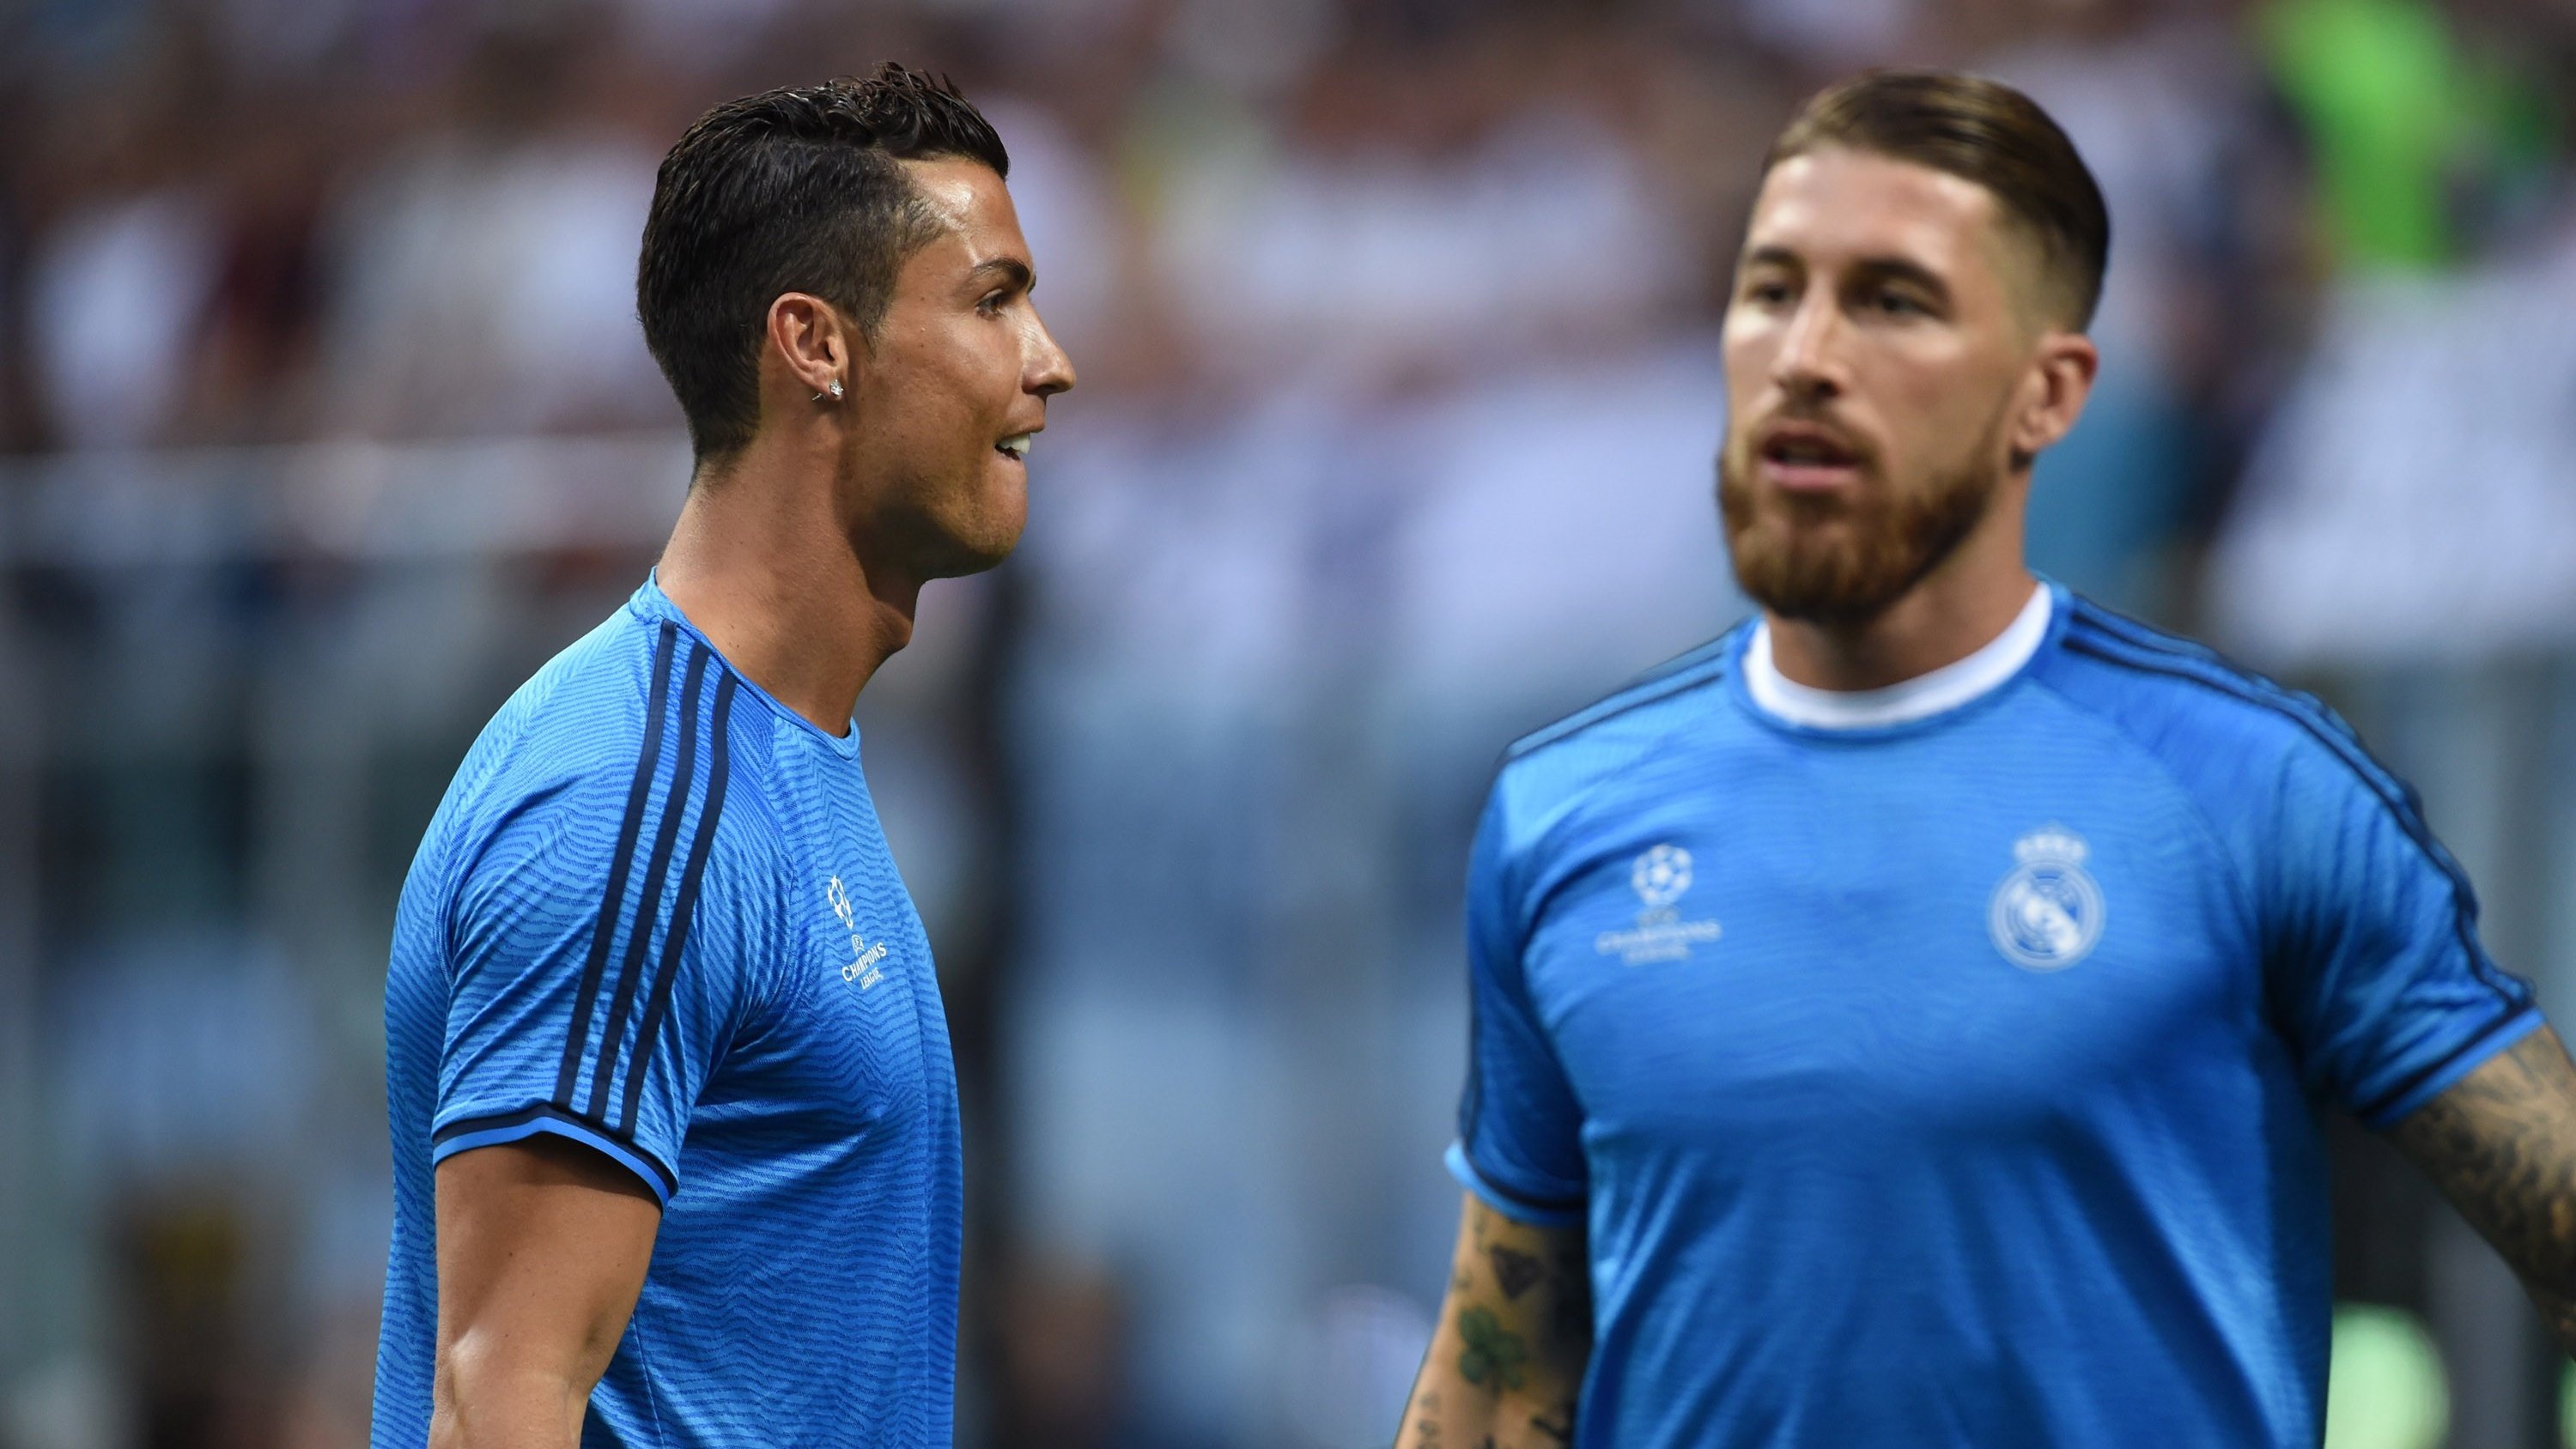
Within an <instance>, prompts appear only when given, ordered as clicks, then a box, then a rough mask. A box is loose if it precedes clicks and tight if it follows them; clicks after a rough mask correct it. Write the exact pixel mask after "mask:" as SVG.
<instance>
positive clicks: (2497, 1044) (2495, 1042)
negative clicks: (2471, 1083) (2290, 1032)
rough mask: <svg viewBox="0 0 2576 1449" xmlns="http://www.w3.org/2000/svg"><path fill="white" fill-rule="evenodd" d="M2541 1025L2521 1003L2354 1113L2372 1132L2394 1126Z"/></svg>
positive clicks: (2538, 1017) (2530, 1008) (2536, 1009)
mask: <svg viewBox="0 0 2576 1449" xmlns="http://www.w3.org/2000/svg"><path fill="white" fill-rule="evenodd" d="M2542 1025H2544V1021H2543V1018H2542V1017H2541V1015H2540V1008H2539V1007H2537V1006H2525V1007H2523V1008H2521V1009H2520V1010H2518V1011H2514V1012H2511V1013H2509V1014H2507V1015H2506V1016H2505V1017H2503V1018H2502V1019H2501V1020H2499V1021H2497V1022H2495V1023H2494V1024H2493V1025H2491V1026H2488V1027H2486V1028H2485V1029H2484V1030H2481V1031H2479V1032H2477V1033H2475V1034H2473V1035H2472V1036H2470V1037H2469V1039H2468V1040H2467V1041H2464V1042H2462V1043H2460V1044H2459V1045H2458V1046H2456V1047H2453V1048H2452V1049H2451V1050H2450V1051H2449V1052H2447V1053H2445V1054H2444V1055H2442V1056H2441V1057H2440V1058H2438V1059H2436V1060H2435V1062H2434V1063H2433V1065H2432V1066H2430V1067H2427V1068H2425V1069H2424V1070H2422V1071H2421V1072H2419V1073H2417V1074H2416V1075H2415V1076H2414V1077H2413V1078H2412V1079H2411V1080H2409V1081H2407V1082H2405V1083H2403V1084H2401V1085H2400V1086H2399V1087H2398V1088H2397V1089H2396V1090H2395V1091H2394V1092H2393V1093H2391V1094H2389V1096H2388V1097H2387V1099H2386V1101H2385V1104H2384V1105H2381V1106H2376V1107H2372V1108H2369V1109H2367V1110H2365V1111H2362V1112H2357V1113H2355V1114H2354V1115H2355V1116H2357V1117H2359V1118H2360V1119H2361V1124H2362V1125H2363V1126H2365V1127H2368V1128H2370V1129H2372V1130H2373V1131H2380V1130H2384V1129H2386V1128H2390V1127H2394V1126H2396V1125H2397V1124H2398V1123H2400V1122H2402V1121H2404V1120H2406V1119H2407V1118H2408V1117H2411V1116H2413V1115H2414V1114H2415V1113H2416V1111H2417V1110H2419V1109H2420V1108H2422V1107H2423V1106H2424V1105H2425V1104H2427V1103H2429V1102H2431V1101H2432V1100H2433V1099H2434V1098H2435V1097H2438V1096H2440V1095H2442V1094H2443V1093H2444V1092H2447V1091H2449V1090H2450V1089H2451V1088H2453V1087H2455V1086H2458V1085H2459V1083H2460V1079H2461V1078H2463V1077H2465V1076H2467V1075H2468V1074H2469V1073H2471V1072H2474V1071H2476V1070H2477V1069H2478V1068H2480V1067H2482V1066H2484V1065H2486V1064H2487V1063H2488V1062H2489V1061H2492V1060H2494V1059H2495V1057H2497V1056H2498V1055H2499V1054H2501V1053H2503V1052H2504V1051H2505V1050H2506V1049H2507V1048H2509V1047H2511V1046H2513V1045H2514V1043H2516V1042H2519V1041H2521V1040H2522V1039H2523V1038H2524V1037H2527V1036H2529V1035H2531V1034H2532V1033H2533V1032H2535V1031H2538V1030H2539V1029H2540V1028H2541V1027H2542Z"/></svg>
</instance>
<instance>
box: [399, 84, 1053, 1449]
mask: <svg viewBox="0 0 2576 1449" xmlns="http://www.w3.org/2000/svg"><path fill="white" fill-rule="evenodd" d="M1009 165H1010V161H1009V158H1008V156H1007V155H1006V153H1005V152H1004V150H1003V148H1002V143H1001V140H1000V138H999V137H997V136H996V135H994V133H993V130H992V127H990V126H989V125H987V124H986V123H985V121H984V118H983V117H982V116H981V115H979V114H977V113H976V111H975V109H974V108H973V107H972V106H970V105H968V104H967V103H966V102H965V101H964V100H963V99H962V98H960V97H959V96H958V95H957V93H956V92H955V91H954V90H952V89H950V88H949V87H948V86H947V85H946V84H945V83H943V82H935V81H932V80H930V79H928V78H926V77H923V76H920V75H917V74H914V73H912V72H909V71H906V70H904V69H903V68H902V67H900V66H894V65H888V66H886V67H884V68H883V69H882V70H880V71H879V72H878V73H877V74H876V75H875V76H873V77H870V78H869V79H866V80H864V81H855V80H841V81H833V82H831V83H829V84H825V85H820V86H814V87H810V88H805V89H797V90H778V91H771V92H768V93H766V94H762V95H758V96H752V97H750V98H748V99H745V100H740V101H734V102H731V103H729V104H726V105H722V106H718V107H716V108H715V109H714V110H712V111H710V112H708V113H707V114H706V115H705V116H704V117H702V118H700V119H699V121H698V122H697V123H696V124H695V125H694V126H692V127H691V128H690V129H689V132H688V134H687V135H685V136H683V137H682V138H681V139H680V142H679V144H678V145H677V146H675V147H673V148H672V150H671V153H670V155H669V156H668V157H667V158H666V159H665V160H664V161H663V163H662V170H661V176H660V180H659V183H658V184H657V186H656V188H655V192H654V197H653V206H652V211H651V214H650V216H649V218H648V220H647V221H646V223H645V229H644V244H643V258H642V263H641V266H640V268H639V274H638V285H637V298H638V305H639V309H640V311H641V314H642V318H643V323H644V335H645V340H646V342H647V343H648V345H649V346H650V347H651V348H652V351H653V355H654V357H655V359H656V360H657V361H658V362H660V364H661V365H662V369H663V372H664V373H665V375H666V376H667V377H668V378H669V379H670V382H671V387H672V390H673V391H674V392H675V393H676V394H678V396H679V400H680V405H681V408H682V410H683V412H684V413H685V414H686V416H687V419H688V427H689V437H690V441H691V444H692V447H693V449H694V451H695V454H696V460H697V461H696V470H695V474H694V476H693V477H692V479H691V483H690V488H689V494H688V498H687V501H686V502H685V504H684V505H683V506H682V509H681V514H680V519H679V523H678V525H677V526H676V527H675V528H674V530H673V531H672V534H671V539H670V543H669V545H668V547H667V548H666V549H665V550H664V552H663V555H662V561H661V565H660V567H659V568H658V569H657V570H656V571H655V572H654V575H653V577H652V578H651V579H649V580H647V581H646V582H645V583H644V585H643V586H642V587H641V588H639V589H637V590H636V592H635V595H634V597H633V598H632V599H630V600H629V601H628V603H627V605H626V607H625V608H624V609H622V610H620V611H619V612H618V613H617V614H616V616H615V617H613V618H611V619H609V620H608V621H607V622H606V623H604V624H602V625H600V626H599V627H598V628H597V629H595V630H593V631H592V632H591V633H590V634H589V635H588V636H586V637H584V638H583V639H582V640H580V641H579V642H578V643H575V644H574V645H573V646H572V647H571V648H569V649H567V650H565V651H564V652H563V653H562V654H560V655H558V656H557V657H556V658H555V659H554V660H553V662H551V663H549V664H548V665H547V666H546V667H545V668H544V669H543V670H541V671H539V672H538V674H537V675H536V676H535V677H534V678H533V679H531V680H529V681H528V683H527V684H526V685H524V686H523V687H522V688H521V689H520V690H519V691H518V693H517V694H516V695H514V696H512V698H511V699H510V701H509V703H508V704H506V705H504V706H503V707H502V709H501V712H500V713H499V714H498V715H496V716H495V717H494V718H493V720H492V722H491V724H490V725H488V726H487V727H486V728H485V729H484V731H483V734H482V737H481V738H480V739H478V740H477V741H476V742H475V745H474V748H473V750H472V751H471V753H469V754H468V755H467V757H466V759H465V762H464V764H463V765H462V766H461V767H460V768H459V769H458V771H457V774H456V778H455V781H454V783H453V784H452V785H451V786H450V787H449V789H448V793H447V798H446V799H445V801H444V802H442V803H441V805H440V807H439V810H438V813H437V816H436V818H434V819H433V820H432V821H431V823H430V827H429V831H428V833H427V835H426V837H425V838H424V839H423V840H422V842H421V847H420V852H419V855H418V856H417V858H416V859H415V860H414V861H413V864H412V870H411V875H410V878H409V880H408V881H407V882H406V883H405V885H404V888H403V896H402V904H401V908H400V914H399V917H398V919H397V921H396V924H395V931H394V948H393V960H392V968H391V971H390V973H389V977H388V980H387V983H386V991H385V1028H386V1058H387V1059H386V1087H387V1096H388V1098H389V1103H390V1115H391V1118H392V1130H393V1160H394V1190H395V1210H394V1232H393V1247H392V1254H391V1262H390V1264H389V1266H388V1268H387V1271H386V1282H385V1314H384V1328H383V1337H382V1342H381V1346H380V1349H379V1353H378V1358H377V1369H376V1406H375V1429H374V1443H375V1446H376V1449H419V1446H422V1445H424V1444H426V1445H431V1446H435V1449H569V1446H571V1445H573V1444H575V1443H577V1442H578V1443H581V1444H587V1445H601V1444H632V1445H648V1444H649V1445H655V1446H672V1449H677V1446H683V1445H685V1446H705V1449H721V1446H735V1445H743V1446H749V1445H773V1444H833V1445H864V1444H882V1445H904V1446H920V1445H932V1444H938V1445H945V1444H947V1443H948V1442H949V1440H950V1437H951V1432H950V1418H951V1412H952V1398H953V1392H954V1389H953V1379H954V1367H955V1351H956V1309H957V1261H958V1251H959V1241H960V1233H961V1206H960V1158H959V1147H958V1136H957V1088H956V1079H955V1075H954V1072H953V1069H952V1066H951V1063H950V1058H949V1049H948V1033H947V1026H946V1023H945V1019H944V1016H943V1013H942V1010H941V1006H940V1001H939V990H938V981H937V978H936V977H935V976H934V975H933V973H932V970H931V963H930V951H929V944H928V942H927V941H926V940H925V939H924V938H923V935H922V929H921V923H920V920H919V918H918V917H917V916H916V915H915V914H914V912H913V909H912V904H911V901H910V899H909V898H908V897H907V896H906V895H905V893H904V888H903V883H902V881H901V879H900V878H899V877H898V876H897V874H896V872H895V866H894V862H893V860H892V859H891V858H890V857H889V855H888V854H887V851H886V845H885V839H884V836H883V834H882V833H881V831H880V829H879V827H878V824H877V818H876V812H875V809H874V807H873V805H872V804H871V802H870V800H869V795H868V789H867V784H866V781H865V780H864V779H863V778H862V777H861V774H860V769H859V755H858V748H859V741H858V732H857V728H856V726H855V725H854V724H853V723H852V722H851V718H850V716H851V711H852V708H853V706H854V705H855V703H856V700H857V697H858V694H859V690H860V688H861V687H862V686H863V685H865V684H866V683H867V680H868V678H869V676H870V675H871V674H872V673H873V672H874V671H875V670H876V668H877V667H878V666H879V665H880V664H881V663H883V662H884V660H885V659H886V657H887V656H888V655H890V654H892V653H893V652H894V651H895V650H897V649H900V648H902V647H903V645H904V643H905V642H906V641H907V640H908V639H909V638H910V636H911V631H912V621H913V614H914V605H915V601H916V599H917V597H918V595H919V592H920V589H921V586H922V584H923V583H924V582H925V581H926V580H929V579H934V578H944V577H949V576H952V575H957V574H964V573H970V572H973V571H975V570H978V569H983V568H988V567H990V566H992V565H993V564H994V563H996V562H998V561H1000V560H1001V559H1002V557H1003V556H1004V555H1006V554H1008V553H1009V552H1010V550H1011V547H1012V545H1013V543H1014V542H1016V541H1017V539H1018V537H1019V533H1020V527H1021V523H1022V520H1023V518H1024V516H1025V513H1026V507H1027V496H1026V489H1027V478H1026V474H1025V471H1024V469H1025V464H1024V462H1023V459H1024V458H1025V456H1026V454H1027V452H1028V448H1029V441H1030V437H1031V435H1032V434H1034V433H1036V432H1037V431H1038V430H1039V429H1040V428H1042V427H1044V426H1045V423H1046V402H1047V399H1048V398H1049V397H1051V396H1053V395H1054V394H1056V393H1058V392H1061V391H1063V390H1065V389H1066V388H1069V387H1071V386H1072V385H1073V369H1072V366H1071V364H1070V363H1069V362H1068V361H1067V360H1066V358H1065V355H1064V353H1063V352H1062V351H1061V350H1060V349H1058V348H1057V346H1056V344H1055V341H1054V339H1053V338H1051V337H1050V336H1048V334H1047V330H1046V327H1045V325H1044V324H1043V323H1042V322H1040V321H1039V319H1038V315H1037V312H1036V310H1035V308H1034V306H1033V305H1032V303H1031V300H1030V292H1031V289H1032V287H1033V286H1034V283H1035V269H1034V264H1033V263H1032V262H1031V260H1030V258H1029V254H1028V246H1027V244H1026V242H1025V241H1023V240H1022V238H1021V235H1020V228H1019V222H1018V220H1017V218H1016V216H1015V215H1014V213H1013V211H1012V207H1011V199H1010V194H1009V192H1008V191H1007V190H1006V189H1005V188H1004V185H1003V177H1004V175H1005V173H1006V172H1007V171H1008V169H1009Z"/></svg>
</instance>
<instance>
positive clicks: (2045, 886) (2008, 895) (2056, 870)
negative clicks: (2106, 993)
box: [1986, 825, 2103, 971]
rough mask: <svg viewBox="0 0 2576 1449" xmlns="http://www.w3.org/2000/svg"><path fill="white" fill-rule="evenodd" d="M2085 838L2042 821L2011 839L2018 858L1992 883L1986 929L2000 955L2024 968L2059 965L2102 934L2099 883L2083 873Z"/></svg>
mask: <svg viewBox="0 0 2576 1449" xmlns="http://www.w3.org/2000/svg"><path fill="white" fill-rule="evenodd" d="M2089 853H2090V851H2089V849H2088V848H2087V847H2086V846H2085V844H2084V838H2083V837H2082V836H2079V835H2077V834H2076V833H2075V832H2074V831H2071V830H2069V829H2067V828H2066V827H2065V826H2063V825H2043V826H2041V827H2040V828H2039V829H2037V830H2034V831H2032V832H2031V833H2030V834H2028V835H2025V836H2023V837H2022V838H2021V839H2019V840H2016V841H2014V842H2013V856H2014V858H2016V859H2018V860H2019V861H2020V862H2021V864H2020V865H2019V866H2016V867H2015V868H2014V869H2013V872H2012V874H2010V875H2007V876H2005V877H2004V879H2003V884H2001V885H1999V886H1996V887H1995V896H1994V900H1993V901H1992V902H1991V903H1989V904H1988V905H1987V907H1986V929H1987V930H1988V931H1989V932H1990V933H1992V934H1993V936H1994V938H1995V949H1996V950H1998V951H2001V952H2003V953H2004V959H2005V960H2007V961H2010V962H2011V963H2013V964H2014V965H2016V966H2019V967H2021V968H2022V969H2024V970H2026V971H2062V970H2064V969H2066V968H2067V967H2069V966H2072V965H2074V964H2075V963H2076V962H2078V961H2081V960H2083V959H2084V958H2085V956H2086V955H2087V954H2088V953H2090V952H2091V951H2092V949H2093V943H2094V942H2096V941H2099V940H2101V939H2102V918H2103V906H2102V888H2101V887H2100V886H2098V885H2095V884H2094V883H2093V877H2092V876H2090V875H2087V874H2085V871H2084V857H2085V856H2086V855H2087V854H2089Z"/></svg>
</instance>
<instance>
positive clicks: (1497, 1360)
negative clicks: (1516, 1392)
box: [1458, 1308, 1529, 1393]
mask: <svg viewBox="0 0 2576 1449" xmlns="http://www.w3.org/2000/svg"><path fill="white" fill-rule="evenodd" d="M1458 1337H1459V1338H1460V1339H1461V1340H1463V1341H1464V1342H1465V1344H1466V1347H1464V1348H1462V1349H1460V1350H1459V1352H1458V1376H1459V1377H1461V1378H1463V1379H1465V1380H1466V1381H1467V1382H1469V1383H1471V1384H1475V1385H1477V1386H1479V1387H1481V1388H1486V1389H1491V1390H1492V1391H1494V1392H1495V1393H1501V1392H1502V1391H1503V1390H1505V1389H1517V1388H1519V1387H1520V1386H1521V1363H1522V1361H1523V1360H1525V1359H1527V1358H1528V1357H1529V1345H1527V1344H1525V1343H1523V1342H1521V1336H1520V1335H1519V1334H1517V1333H1514V1332H1512V1331H1511V1330H1509V1329H1507V1328H1505V1327H1503V1321H1502V1320H1501V1319H1499V1318H1496V1317H1495V1316H1494V1314H1493V1311H1492V1310H1491V1309H1486V1308H1466V1309H1461V1310H1459V1313H1458Z"/></svg>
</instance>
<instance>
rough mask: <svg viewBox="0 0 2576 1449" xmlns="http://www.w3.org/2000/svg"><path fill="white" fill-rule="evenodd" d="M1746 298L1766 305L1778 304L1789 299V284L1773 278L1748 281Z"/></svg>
mask: <svg viewBox="0 0 2576 1449" xmlns="http://www.w3.org/2000/svg"><path fill="white" fill-rule="evenodd" d="M1744 300H1746V301H1748V302H1753V303H1757V304H1759V305H1761V306H1765V307H1772V306H1777V305H1779V304H1780V303H1783V302H1786V301H1788V300H1789V284H1788V283H1786V282H1782V281H1778V280H1776V279H1772V278H1763V279H1759V280H1756V281H1750V282H1746V283H1745V284H1744Z"/></svg>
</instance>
